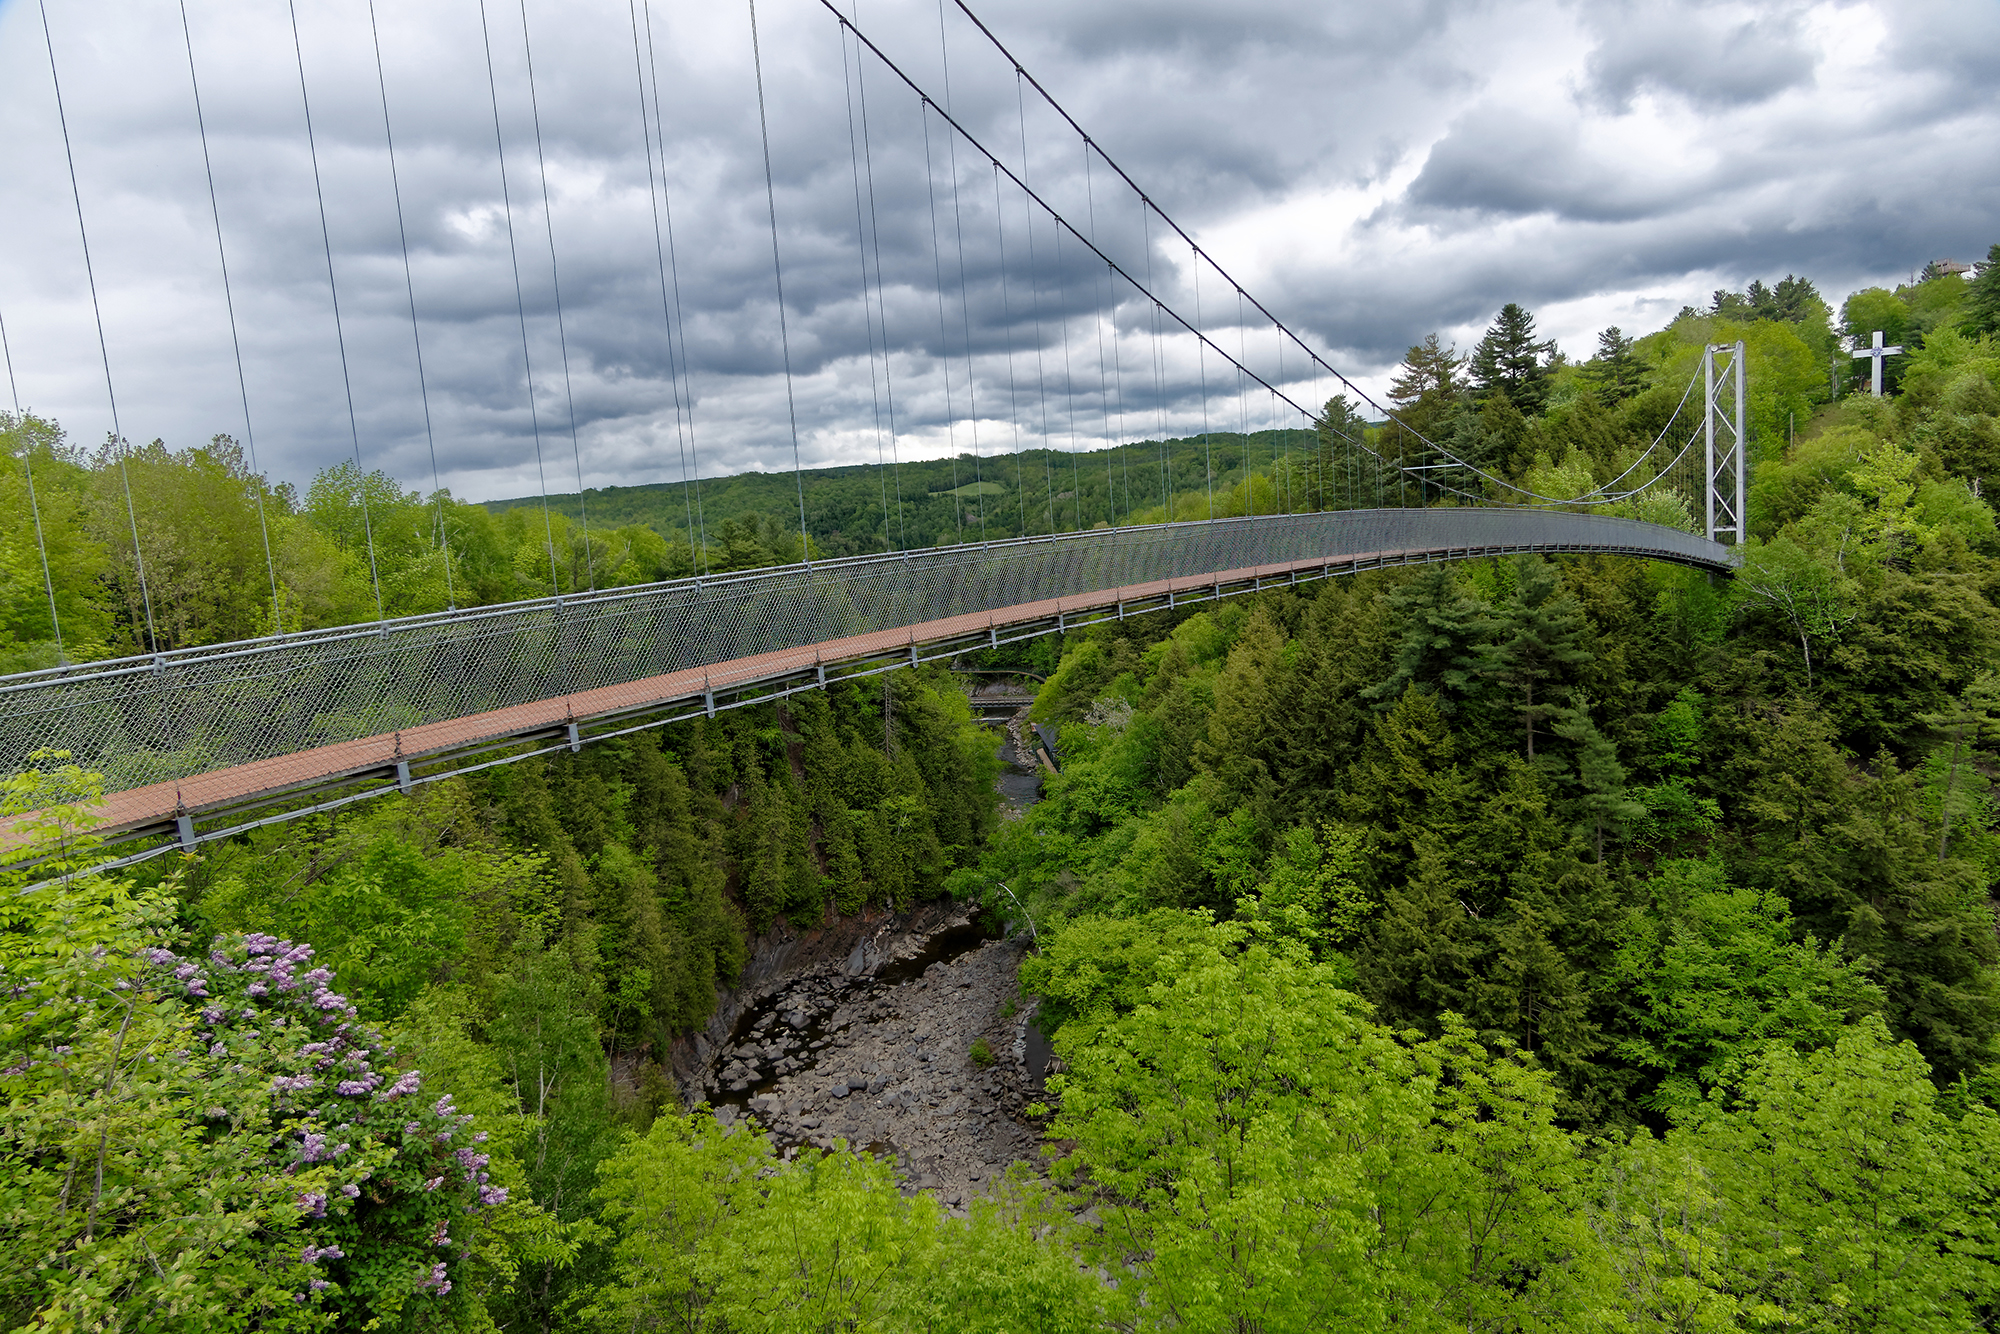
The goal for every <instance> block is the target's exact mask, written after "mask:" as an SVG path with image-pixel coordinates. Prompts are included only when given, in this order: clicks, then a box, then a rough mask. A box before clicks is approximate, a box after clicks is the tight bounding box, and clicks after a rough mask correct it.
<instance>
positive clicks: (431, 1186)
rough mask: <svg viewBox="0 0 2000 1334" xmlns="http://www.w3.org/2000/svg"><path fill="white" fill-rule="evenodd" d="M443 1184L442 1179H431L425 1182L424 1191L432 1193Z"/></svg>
mask: <svg viewBox="0 0 2000 1334" xmlns="http://www.w3.org/2000/svg"><path fill="white" fill-rule="evenodd" d="M443 1184H444V1178H443V1177H432V1178H431V1179H430V1180H429V1181H426V1182H425V1183H424V1189H425V1191H433V1190H436V1189H437V1188H438V1187H439V1186H442V1185H443Z"/></svg>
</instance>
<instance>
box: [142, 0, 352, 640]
mask: <svg viewBox="0 0 2000 1334" xmlns="http://www.w3.org/2000/svg"><path fill="white" fill-rule="evenodd" d="M369 3H370V4H373V3H374V0H369ZM180 10H181V41H182V43H183V44H184V45H185V46H186V48H187V60H188V86H189V87H190V88H191V89H192V90H193V92H194V123H195V128H196V129H197V130H198V131H199V132H200V134H201V166H202V171H203V172H204V174H205V175H206V176H207V179H208V213H209V217H210V218H211V219H212V220H213V221H214V223H215V259H216V263H217V264H218V266H220V268H221V270H222V304H223V308H224V309H225V310H227V311H228V312H229V346H230V350H231V351H233V352H234V353H235V354H236V394H237V398H238V399H239V400H240V401H241V403H242V404H243V447H244V449H245V450H247V451H248V452H249V455H250V475H251V477H252V478H253V481H252V483H251V484H252V485H253V486H254V487H255V488H256V496H257V533H258V535H259V536H260V537H262V538H263V540H264V572H265V573H266V574H267V575H268V576H269V577H270V581H271V633H272V634H279V635H281V634H283V633H284V632H285V618H284V611H283V608H282V606H281V605H280V603H279V600H278V563H277V561H275V560H273V559H272V557H271V526H270V524H269V522H268V521H266V519H265V517H264V474H263V470H262V469H260V468H259V467H258V466H257V433H256V432H255V431H254V430H253V429H252V428H251V425H250V384H249V381H248V379H247V378H246V377H245V376H244V374H243V340H242V338H241V337H240V336H239V335H238V333H237V330H236V295H235V293H234V292H233V291H232V290H231V284H230V281H229V254H228V252H227V251H226V250H225V249H224V248H223V244H222V206H221V205H220V204H219V203H218V202H217V201H216V193H215V163H214V162H213V161H212V160H211V159H210V157H209V153H208V118H207V116H205V115H203V114H202V108H201V78H200V76H199V75H197V74H196V73H195V64H194V33H193V31H192V30H191V29H190V28H189V26H188V12H187V0H180Z"/></svg>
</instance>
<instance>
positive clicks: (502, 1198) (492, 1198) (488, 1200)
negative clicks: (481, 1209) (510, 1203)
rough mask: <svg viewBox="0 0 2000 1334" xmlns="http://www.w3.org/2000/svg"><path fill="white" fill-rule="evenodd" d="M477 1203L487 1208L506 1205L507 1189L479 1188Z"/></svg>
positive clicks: (499, 1187)
mask: <svg viewBox="0 0 2000 1334" xmlns="http://www.w3.org/2000/svg"><path fill="white" fill-rule="evenodd" d="M479 1202H480V1203H481V1204H483V1205H486V1206H487V1207H488V1208H491V1207H493V1206H494V1205H497V1204H505V1203H507V1188H506V1187H505V1186H481V1187H480V1188H479Z"/></svg>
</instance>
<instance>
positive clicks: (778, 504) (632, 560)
mask: <svg viewBox="0 0 2000 1334" xmlns="http://www.w3.org/2000/svg"><path fill="white" fill-rule="evenodd" d="M0 440H4V441H5V442H6V444H7V448H8V450H9V451H10V453H11V454H12V455H13V457H15V458H16V459H19V460H21V462H22V464H23V466H22V467H20V468H17V469H13V470H9V471H6V472H5V473H4V475H0V502H4V503H0V552H4V553H5V560H6V566H5V569H6V580H5V582H4V584H3V585H0V674H5V673H7V672H17V671H26V670H30V669H32V668H36V667H50V666H54V665H55V664H56V662H57V660H58V657H59V656H60V657H62V658H64V659H66V660H67V661H69V662H89V661H92V660H94V659H98V658H106V657H119V656H123V655H126V654H133V653H141V652H147V651H150V650H151V649H152V648H153V647H154V646H157V647H160V648H165V649H173V648H188V647H199V646H201V645H205V644H218V643H226V642H228V641H231V640H237V639H251V638H255V637H257V636H260V635H268V634H273V633H278V632H286V633H289V632H293V631H298V630H312V629H320V628H323V627H327V626H336V625H351V624H355V623H357V622H362V621H372V620H375V619H377V617H378V616H380V615H386V616H410V615H416V614H419V613H423V612H437V611H444V610H446V609H447V608H450V607H472V606H484V605H489V604H492V603H499V602H512V601H518V600H520V599H524V598H536V597H547V596H548V595H549V594H551V593H572V592H577V591H579V590H584V589H591V588H614V587H620V586H625V585H631V584H642V583H651V582H654V581H656V580H661V579H678V578H682V577H685V576H688V575H692V574H696V573H709V572H715V573H722V572H726V571H732V570H748V569H755V568H757V567H759V566H764V565H773V564H786V563H791V562H796V561H797V560H799V558H800V556H801V553H802V549H803V548H802V545H801V542H800V538H799V526H798V525H799V520H798V508H797V506H798V499H797V497H798V487H799V485H800V483H799V482H798V481H796V480H795V479H793V478H792V477H790V476H785V477H777V476H765V475H762V474H758V473H746V474H743V475H741V476H735V477H725V478H720V479H709V480H708V481H705V482H703V483H701V485H700V488H699V492H700V494H699V495H697V494H696V488H694V487H685V488H684V487H681V486H671V487H669V486H647V487H622V488H621V487H614V488H610V489H608V490H606V491H602V492H598V491H593V492H590V493H588V494H587V495H586V497H585V498H584V504H583V505H582V506H581V507H579V505H578V503H577V498H576V497H575V496H574V495H570V496H556V497H551V498H550V500H549V502H548V504H547V505H544V504H543V502H542V500H541V498H540V497H535V498H532V499H530V500H523V501H503V502H497V503H495V504H493V505H491V506H487V505H481V504H473V503H467V502H463V501H460V500H457V499H456V498H454V497H452V496H451V495H450V494H449V493H436V494H432V495H429V496H425V495H421V494H419V493H418V492H416V491H405V490H403V489H402V488H401V486H400V485H398V484H397V482H396V481H395V480H394V479H392V478H390V477H389V476H388V475H387V474H385V473H381V472H371V473H367V474H365V475H364V474H362V473H361V472H360V471H359V470H358V469H357V468H356V467H355V465H354V464H353V463H351V462H349V463H341V464H337V465H335V466H334V467H331V468H328V469H326V470H325V471H323V472H321V473H320V474H319V475H318V476H317V477H315V478H314V479H313V481H312V484H311V485H310V486H308V487H307V488H306V490H305V492H304V493H303V494H300V493H299V492H298V491H297V490H296V489H295V488H294V487H292V486H291V485H290V484H288V483H276V484H274V483H272V482H270V480H269V479H268V478H265V477H263V476H261V475H257V474H254V473H253V472H252V471H251V470H250V467H249V464H248V461H247V459H246V457H245V454H244V451H243V449H242V447H241V446H240V445H238V444H237V442H236V441H234V440H233V439H231V438H230V437H228V436H221V435H219V436H216V437H215V438H214V439H213V440H211V441H209V442H208V443H207V444H205V445H199V446H194V447H190V448H187V449H182V450H179V451H176V450H171V449H169V448H168V447H167V446H166V445H165V444H163V443H161V442H160V441H157V440H156V441H154V442H152V443H151V444H149V445H143V446H136V447H132V448H129V449H128V448H119V447H116V446H115V445H114V444H112V443H110V442H107V443H105V444H104V445H101V446H99V447H97V448H96V449H95V450H91V449H87V448H85V447H84V446H83V445H82V444H81V443H80V442H78V441H74V440H71V439H70V438H68V437H67V436H66V435H65V434H64V433H63V431H62V429H61V427H60V426H59V425H58V424H57V423H55V422H52V421H48V420H46V419H43V418H40V417H35V416H33V415H28V416H23V417H20V418H16V417H14V416H13V415H11V414H8V413H6V412H0ZM1311 440H1312V433H1311V432H1309V431H1296V430H1294V431H1264V432H1259V433H1256V434H1253V435H1251V436H1249V437H1247V438H1246V437H1244V436H1241V435H1234V434H1229V433H1225V432H1219V431H1218V432H1216V433H1214V434H1213V435H1210V436H1206V437H1201V438H1197V439H1193V440H1172V441H1167V442H1165V443H1164V444H1162V443H1159V442H1155V441H1141V442H1138V443H1135V444H1131V445H1125V446H1120V447H1119V448H1117V449H1114V450H1101V451H1097V452H1095V453H1084V454H1065V453H1060V452H1057V451H1052V450H1026V451H1023V452H1022V453H1020V454H1019V455H1006V456H1004V457H1001V458H997V459H994V458H989V459H986V460H985V461H984V463H983V464H980V465H979V466H982V467H983V468H984V469H985V479H984V480H980V479H978V478H975V476H974V471H975V464H976V462H977V461H975V460H974V459H973V458H972V456H970V455H966V456H964V457H962V458H960V459H957V460H950V459H946V460H940V461H936V462H930V463H912V464H906V465H904V466H903V467H902V468H901V469H898V470H895V472H894V473H893V474H888V473H884V472H882V471H880V470H877V469H875V468H866V469H862V468H840V469H826V470H816V471H813V472H810V473H807V474H806V475H805V477H804V479H803V482H804V486H805V488H806V528H807V533H808V535H809V536H810V538H811V541H812V554H813V555H814V556H815V557H821V556H853V555H863V554H867V553H870V552H880V551H889V550H896V551H900V550H904V549H906V548H910V547H926V546H934V545H937V544H940V543H947V542H957V541H961V540H965V541H977V540H986V539H996V540H997V539H999V538H1003V537H1018V536H1022V535H1026V534H1036V533H1049V532H1073V531H1075V530H1077V529H1079V528H1090V527H1097V526H1104V525H1107V524H1118V525H1124V524H1132V523H1158V522H1162V521H1163V520H1165V519H1166V518H1167V517H1168V516H1169V514H1171V515H1172V517H1174V518H1176V519H1197V518H1207V517H1209V516H1210V514H1211V513H1214V514H1224V515H1226V514H1231V513H1243V512H1244V510H1243V508H1242V507H1243V506H1244V505H1245V504H1247V503H1248V501H1247V499H1246V497H1247V494H1248V491H1249V489H1250V488H1249V486H1248V484H1247V482H1246V479H1247V478H1249V477H1250V476H1251V475H1252V474H1253V473H1255V474H1258V475H1260V477H1261V479H1262V480H1261V482H1260V483H1259V487H1260V489H1259V491H1258V498H1259V500H1258V503H1259V505H1260V512H1266V513H1268V512H1271V511H1272V510H1273V509H1274V508H1275V507H1276V503H1275V501H1274V499H1273V496H1272V493H1271V491H1270V478H1271V476H1272V467H1273V462H1274V460H1278V461H1282V460H1284V459H1286V458H1287V457H1289V456H1290V455H1292V454H1294V453H1298V454H1301V455H1305V454H1309V453H1310V452H1311V449H1312V445H1311ZM961 475H962V480H961ZM31 487H32V492H33V494H32V496H31V495H30V489H31ZM896 487H900V488H901V502H900V506H899V502H898V500H897V493H896V491H895V489H894V488H896ZM128 499H129V502H130V503H129V508H128ZM885 503H886V504H887V506H888V509H887V510H886V511H885V510H884V508H883V506H884V504H885ZM697 506H699V508H697ZM1232 507H1233V508H1232ZM885 514H886V519H885ZM586 518H587V519H588V520H589V523H588V525H587V526H586V525H585V523H584V522H583V520H584V519H586ZM37 525H39V527H38V526H37ZM135 534H136V537H137V547H136V548H135V547H134V535H135ZM135 550H136V551H137V553H138V554H137V556H136V557H135V555H134V552H135ZM44 551H46V553H47V567H46V570H45V569H44V566H43V563H42V559H43V552H44ZM142 563H143V566H144V572H145V578H144V580H143V581H142V580H141V579H140V577H139V576H140V567H141V564H142ZM149 603H150V609H151V619H150V626H149V621H148V606H149Z"/></svg>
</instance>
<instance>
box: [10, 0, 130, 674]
mask: <svg viewBox="0 0 2000 1334" xmlns="http://www.w3.org/2000/svg"><path fill="white" fill-rule="evenodd" d="M39 4H40V7H41V14H42V42H43V44H44V45H46V46H47V47H48V52H49V83H50V85H51V86H53V87H54V89H55V94H56V123H57V124H58V125H59V126H61V127H62V138H63V160H64V162H65V163H66V164H67V165H68V167H69V194H70V199H71V201H72V202H74V203H75V205H76V234H77V238H78V239H79V240H80V241H81V242H82V243H83V274H84V277H85V279H86V280H87V281H88V282H89V284H90V311H91V315H92V316H93V317H94V318H95V319H96V321H97V354H98V357H99V359H100V360H101V361H102V362H103V364H104V397H105V399H106V401H107V402H109V403H110V405H111V440H112V443H113V444H114V445H115V447H116V448H117V450H118V478H119V481H120V482H122V483H123V484H124V488H125V519H126V522H127V523H128V524H130V525H131V530H132V569H133V571H134V573H135V574H136V575H137V577H138V581H139V599H140V602H141V603H142V604H143V605H144V607H145V613H146V641H147V645H148V651H149V652H153V653H158V652H159V651H160V637H159V635H158V633H157V632H156V631H155V630H154V628H153V593H152V589H151V588H150V587H148V585H147V582H146V557H145V553H144V552H142V551H141V550H140V549H139V513H138V510H137V509H136V508H135V507H134V506H133V504H132V478H131V474H130V473H129V472H128V471H127V469H126V467H125V460H126V456H127V455H129V454H130V453H131V446H130V445H128V444H127V443H126V441H125V430H124V428H123V427H122V426H120V425H119V424H118V391H117V389H116V388H115V387H114V386H113V384H112V381H111V347H110V344H109V343H108V342H107V341H106V340H105V337H104V307H103V305H102V304H101V303H100V302H99V301H98V299H97V268H96V265H94V264H93V263H92V262H91V258H90V232H89V230H88V229H86V228H85V227H84V225H83V191H82V190H81V189H80V188H78V186H77V181H76V151H75V150H74V149H73V148H72V147H71V146H70V139H69V115H68V113H67V112H66V111H65V110H64V109H63V95H62V76H61V75H60V74H59V73H57V71H56V42H55V37H54V36H53V35H52V34H51V33H50V31H49V3H48V0H39Z"/></svg>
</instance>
